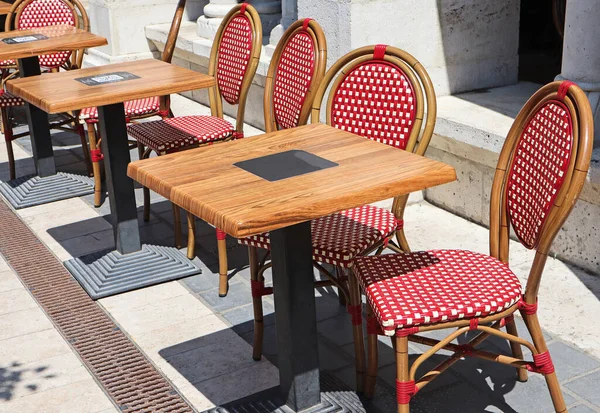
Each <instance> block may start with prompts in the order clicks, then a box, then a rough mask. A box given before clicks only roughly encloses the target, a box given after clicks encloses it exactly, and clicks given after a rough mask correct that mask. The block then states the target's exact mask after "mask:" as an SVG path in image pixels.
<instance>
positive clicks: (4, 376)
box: [0, 361, 57, 402]
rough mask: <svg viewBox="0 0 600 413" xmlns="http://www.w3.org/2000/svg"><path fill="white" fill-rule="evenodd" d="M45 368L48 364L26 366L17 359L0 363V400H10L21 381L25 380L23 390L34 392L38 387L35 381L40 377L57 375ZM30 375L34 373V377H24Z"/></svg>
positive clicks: (48, 377) (49, 377) (47, 377)
mask: <svg viewBox="0 0 600 413" xmlns="http://www.w3.org/2000/svg"><path fill="white" fill-rule="evenodd" d="M46 370H48V366H41V365H40V366H38V367H33V368H26V367H24V366H23V364H22V363H20V362H18V361H13V362H12V363H9V364H7V365H6V366H2V365H0V401H5V402H9V401H10V400H12V399H13V398H14V395H15V393H16V391H17V388H18V387H19V386H20V383H21V382H26V383H23V387H24V389H25V391H29V392H35V391H36V390H38V389H39V387H40V386H39V384H38V383H37V382H38V381H39V380H40V379H45V380H49V379H53V378H55V377H57V376H56V375H55V374H49V373H47V372H46ZM30 375H34V378H30V377H24V376H30ZM19 392H21V391H19Z"/></svg>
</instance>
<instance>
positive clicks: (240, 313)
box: [223, 292, 275, 335]
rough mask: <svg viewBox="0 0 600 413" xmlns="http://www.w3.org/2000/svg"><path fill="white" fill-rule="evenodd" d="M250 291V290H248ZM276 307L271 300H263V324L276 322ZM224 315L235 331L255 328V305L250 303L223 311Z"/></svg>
mask: <svg viewBox="0 0 600 413" xmlns="http://www.w3.org/2000/svg"><path fill="white" fill-rule="evenodd" d="M248 293H250V292H248ZM274 313H275V309H274V308H273V306H272V305H271V304H270V303H269V302H266V301H265V302H263V324H264V325H270V324H273V323H274V322H275V317H274ZM223 317H225V318H226V319H227V321H229V322H230V323H231V325H232V326H233V327H232V328H233V331H235V332H236V333H238V334H240V335H241V334H244V333H247V332H248V331H253V330H254V306H253V305H252V304H248V305H245V306H242V307H237V308H234V309H233V310H229V311H226V312H223Z"/></svg>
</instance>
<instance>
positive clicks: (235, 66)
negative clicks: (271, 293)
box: [128, 3, 262, 295]
mask: <svg viewBox="0 0 600 413" xmlns="http://www.w3.org/2000/svg"><path fill="white" fill-rule="evenodd" d="M261 49H262V25H261V23H260V18H259V16H258V13H257V12H256V10H255V9H254V7H252V6H251V5H249V4H246V3H242V4H239V5H237V6H235V7H234V8H233V9H231V11H230V12H229V13H228V14H227V15H226V16H225V17H224V18H223V22H222V23H221V25H220V26H219V30H218V31H217V34H216V36H215V40H214V42H213V47H212V50H211V53H210V64H209V67H208V74H209V75H210V76H214V77H215V78H216V80H217V86H216V87H212V88H210V89H209V91H208V96H209V100H210V109H211V116H181V117H174V118H169V119H164V120H159V121H153V122H144V123H139V124H135V125H131V126H129V128H128V133H129V135H130V136H131V137H133V138H135V139H136V140H137V142H138V146H139V148H140V153H141V156H140V158H147V157H149V156H150V154H151V153H152V152H155V153H156V154H157V155H164V154H167V153H171V152H176V151H180V150H183V149H189V148H195V147H198V146H201V145H211V144H214V143H216V142H225V141H229V140H233V139H239V138H243V136H244V129H243V128H244V113H245V110H246V98H247V96H248V91H249V90H250V86H251V84H252V79H253V78H254V74H255V73H256V69H257V67H258V62H259V59H260V52H261ZM223 99H225V101H226V102H227V103H229V104H231V105H237V118H236V124H235V126H234V125H232V124H231V123H229V122H227V121H226V120H225V119H223ZM173 214H174V218H175V219H174V225H175V243H176V245H177V247H180V246H181V220H180V217H179V216H180V210H179V207H176V206H175V205H173ZM149 218H150V191H149V190H148V188H144V219H145V220H148V219H149ZM216 232H217V242H218V245H219V256H220V257H224V258H221V259H222V260H225V262H226V260H227V251H226V245H225V233H224V232H223V231H221V230H219V229H218V228H217V230H216ZM226 277H227V274H225V278H226ZM220 294H221V295H225V294H226V290H225V291H220Z"/></svg>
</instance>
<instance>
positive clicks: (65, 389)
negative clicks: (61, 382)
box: [0, 377, 114, 413]
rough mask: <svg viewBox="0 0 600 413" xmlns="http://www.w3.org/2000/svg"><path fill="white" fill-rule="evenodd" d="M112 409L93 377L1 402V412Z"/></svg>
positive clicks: (93, 412) (64, 412) (88, 412)
mask: <svg viewBox="0 0 600 413" xmlns="http://www.w3.org/2000/svg"><path fill="white" fill-rule="evenodd" d="M110 409H114V406H113V404H112V403H111V402H110V400H109V399H108V397H107V396H106V395H105V394H104V393H103V392H102V390H100V388H99V387H98V385H97V384H96V382H95V380H94V379H92V378H91V377H90V378H87V379H85V380H82V381H79V382H77V383H72V384H71V385H69V386H62V387H57V388H54V389H51V390H47V391H44V392H39V393H34V394H32V395H30V396H27V397H22V398H19V399H16V400H14V401H12V402H11V403H10V404H9V403H6V404H2V403H0V413H15V412H19V413H40V412H52V413H73V412H86V413H98V412H101V411H106V410H110Z"/></svg>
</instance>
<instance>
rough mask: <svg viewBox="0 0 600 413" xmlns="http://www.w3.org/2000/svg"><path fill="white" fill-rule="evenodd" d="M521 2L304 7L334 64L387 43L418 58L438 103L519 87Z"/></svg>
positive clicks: (406, 1)
mask: <svg viewBox="0 0 600 413" xmlns="http://www.w3.org/2000/svg"><path fill="white" fill-rule="evenodd" d="M519 8H520V1H519V0H502V1H497V0H350V1H343V2H342V1H337V0H298V15H299V16H300V17H312V18H314V19H316V20H317V21H318V22H319V23H320V24H321V26H322V27H323V28H324V30H325V34H326V35H327V43H328V46H329V47H328V52H329V62H330V64H331V63H332V62H334V61H335V60H337V59H338V58H339V57H341V56H343V55H344V54H345V53H347V52H349V51H350V50H353V49H355V48H358V47H361V46H365V45H370V44H376V43H386V44H390V45H393V46H396V47H399V48H401V49H404V50H406V51H408V52H409V53H411V54H413V55H414V56H415V57H416V58H417V59H418V60H419V61H420V62H421V63H422V64H423V66H425V68H426V69H427V70H428V72H429V74H430V76H431V78H432V80H433V83H434V86H435V88H436V92H437V94H438V95H439V96H444V95H448V94H453V93H458V92H462V91H467V90H474V89H481V88H488V87H494V86H503V85H509V84H514V83H516V82H517V69H518V46H519V44H518V42H519Z"/></svg>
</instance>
